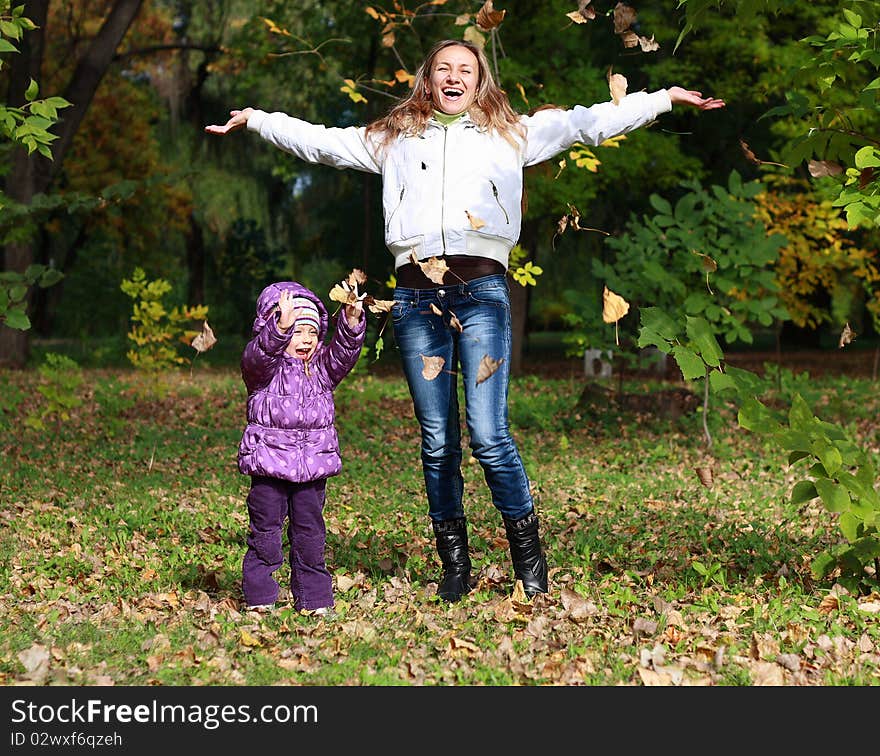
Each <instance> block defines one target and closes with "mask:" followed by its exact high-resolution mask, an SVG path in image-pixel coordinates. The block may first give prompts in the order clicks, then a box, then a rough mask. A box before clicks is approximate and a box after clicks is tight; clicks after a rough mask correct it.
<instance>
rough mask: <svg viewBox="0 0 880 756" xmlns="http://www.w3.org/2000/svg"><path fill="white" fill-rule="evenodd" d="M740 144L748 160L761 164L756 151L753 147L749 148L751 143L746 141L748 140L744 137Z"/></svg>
mask: <svg viewBox="0 0 880 756" xmlns="http://www.w3.org/2000/svg"><path fill="white" fill-rule="evenodd" d="M739 146H740V149H742V151H743V155H745V156H746V160H748V161H749V162H750V163H754V164H755V165H761V161H760V160H758V158H757V156H756V155H755V153H754V152H752V151H751V149H749V145H748V144H747V143H746V141H745V140H744V139H740V140H739Z"/></svg>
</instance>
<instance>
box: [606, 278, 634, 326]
mask: <svg viewBox="0 0 880 756" xmlns="http://www.w3.org/2000/svg"><path fill="white" fill-rule="evenodd" d="M628 312H629V302H627V301H626V300H625V299H624V298H623V297H621V296H620V295H619V294H615V293H614V292H613V291H611V289H609V288H608V287H607V286H606V287H605V289H604V291H603V292H602V320H604V321H605V322H606V323H616V322H617V321H618V320H620V319H621V318H622V317H623V316H624V315H626V314H627V313H628Z"/></svg>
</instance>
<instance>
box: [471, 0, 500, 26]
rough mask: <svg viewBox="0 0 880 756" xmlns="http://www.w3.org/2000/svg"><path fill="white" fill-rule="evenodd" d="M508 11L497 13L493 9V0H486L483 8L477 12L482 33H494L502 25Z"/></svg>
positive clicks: (478, 24)
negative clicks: (493, 30)
mask: <svg viewBox="0 0 880 756" xmlns="http://www.w3.org/2000/svg"><path fill="white" fill-rule="evenodd" d="M505 13H507V11H506V10H502V11H497V10H495V9H494V8H493V7H492V0H486V2H485V3H483V7H482V8H480V10H479V11H478V12H477V26H478V27H479V28H480V30H481V31H492V29H494V28H496V27H497V26H500V25H501V22H502V21H503V20H504V14H505Z"/></svg>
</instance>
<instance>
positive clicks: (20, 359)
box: [0, 0, 143, 367]
mask: <svg viewBox="0 0 880 756" xmlns="http://www.w3.org/2000/svg"><path fill="white" fill-rule="evenodd" d="M142 4H143V0H116V2H114V3H113V7H112V8H111V9H110V13H109V14H108V15H107V18H106V19H105V20H104V23H103V25H102V26H101V29H100V31H99V32H98V34H97V36H96V37H95V38H94V40H93V41H92V44H91V45H90V46H89V49H88V51H87V52H86V54H85V56H84V57H83V58H82V60H80V62H79V63H78V64H77V67H76V70H75V71H74V73H73V76H72V77H71V79H70V82H69V83H68V85H67V89H66V90H65V92H64V97H65V98H66V99H67V100H68V101H69V102H71V103H73V104H72V106H71V107H69V108H65V109H64V110H62V111H61V119H60V120H59V122H58V124H57V125H56V127H55V128H54V129H53V131H54V133H55V134H56V135H57V136H58V139H56V140H55V141H54V142H53V143H52V157H53V159H52V161H51V162H50V161H48V160H46V159H45V158H43V157H41V156H40V155H39V154H38V153H33V154H32V155H27V154H26V153H25V151H24V150H22V149H17V150H16V152H15V155H14V157H13V160H12V169H11V171H10V173H9V176H8V179H7V193H8V194H9V196H10V198H11V199H13V200H15V201H17V202H21V203H23V204H30V202H31V200H32V199H33V197H34V195H35V194H39V193H42V192H45V191H46V190H48V188H49V186H50V184H51V183H52V180H53V179H54V178H55V177H56V176H57V175H58V173H59V171H60V170H61V165H62V164H63V162H64V156H65V155H66V154H67V151H68V149H69V148H70V145H71V144H72V142H73V138H74V136H75V135H76V132H77V129H79V126H80V124H81V123H82V119H83V117H84V116H85V114H86V111H87V110H88V107H89V104H90V103H91V101H92V98H93V97H94V95H95V91H96V90H97V89H98V85H99V84H100V83H101V79H102V78H103V77H104V74H105V73H106V72H107V69H108V68H109V66H110V64H111V62H112V61H113V56H114V55H115V54H116V48H117V47H118V46H119V44H120V43H121V42H122V39H123V37H124V36H125V34H126V32H127V31H128V28H129V27H130V26H131V24H132V22H133V21H134V19H135V17H136V16H137V14H138V12H139V11H140V8H141V5H142ZM48 9H49V0H26V2H25V3H24V15H25V16H26V17H27V18H29V19H31V21H33V22H34V23H35V24H36V25H37V28H36V29H35V30H33V31H29V32H26V33H25V34H24V36H23V39H22V40H21V43H20V45H21V53H20V54H19V55H13V56H12V64H11V68H10V84H9V94H8V97H7V102H8V103H9V105H10V106H11V107H21V106H22V105H23V104H24V102H25V99H24V92H25V90H26V89H27V86H28V84H29V82H30V80H31V79H33V80H34V81H37V82H39V81H40V78H41V77H40V71H41V68H42V63H43V50H44V47H45V28H46V19H47V16H48ZM33 262H34V249H33V242H23V243H17V244H9V245H7V246H6V249H5V254H4V259H3V270H5V271H14V272H18V273H23V272H24V271H25V270H26V269H27V268H28V266H29V265H31V264H32V263H33ZM28 299H29V300H30V296H29V297H28ZM29 349H30V339H29V333H28V331H19V330H16V329H13V328H7V327H5V326H0V364H3V365H9V366H12V367H24V365H25V364H26V363H27V358H28V354H29Z"/></svg>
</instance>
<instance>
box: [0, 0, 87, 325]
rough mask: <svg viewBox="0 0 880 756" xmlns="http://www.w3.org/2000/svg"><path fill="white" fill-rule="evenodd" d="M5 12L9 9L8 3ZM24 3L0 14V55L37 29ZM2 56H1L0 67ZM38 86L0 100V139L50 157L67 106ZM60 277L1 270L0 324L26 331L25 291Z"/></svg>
mask: <svg viewBox="0 0 880 756" xmlns="http://www.w3.org/2000/svg"><path fill="white" fill-rule="evenodd" d="M4 11H9V7H8V5H7V6H6V7H5V8H4ZM23 14H24V5H17V6H15V7H14V8H12V9H11V11H9V12H3V13H2V15H0V55H2V54H3V53H17V52H18V48H17V47H16V46H15V45H14V44H13V42H12V41H10V40H14V41H16V42H17V41H19V40H20V39H21V38H22V35H23V34H24V33H25V32H26V31H31V30H33V29H35V28H36V26H35V25H34V23H33V21H31V20H30V19H29V18H27V17H26V16H24V15H23ZM2 68H3V59H2V58H0V69H2ZM38 93H39V86H38V84H37V82H35V81H34V80H33V79H31V81H30V84H29V86H28V88H27V90H26V91H25V101H26V102H25V105H24V106H22V107H12V106H10V105H6V104H4V103H0V139H4V140H9V141H11V142H12V143H13V144H18V145H21V146H22V147H24V148H25V149H27V151H28V154H29V155H30V154H31V153H32V152H34V151H37V152H39V153H40V154H41V155H43V156H44V157H47V158H49V159H50V160H51V159H52V150H51V148H50V145H51V143H52V141H53V140H55V139H57V136H55V135H54V134H51V133H49V129H50V128H51V127H52V126H53V125H54V124H55V123H56V122H57V120H58V111H59V110H60V109H62V108H66V107H68V106H70V105H71V104H72V103H69V102H68V101H67V100H65V99H64V98H63V97H49V98H47V99H42V100H38V99H37V95H38ZM8 204H9V203H8V200H7V198H6V196H5V195H4V194H3V193H2V192H0V221H3V222H4V223H5V219H3V216H4V214H5V213H4V210H5V208H6V206H7V205H8ZM59 280H61V274H60V273H58V272H57V271H52V270H49V269H48V268H46V266H43V265H32V266H30V267H29V268H28V269H27V271H25V272H24V273H20V272H16V271H4V272H2V273H0V324H4V325H6V326H8V327H10V328H16V329H18V330H22V331H26V330H28V329H29V328H30V327H31V323H30V319H29V318H28V316H27V313H26V309H27V292H28V289H29V288H30V287H31V286H33V285H34V284H38V285H39V286H42V287H46V286H51V285H52V284H54V283H57V282H58V281H59Z"/></svg>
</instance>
